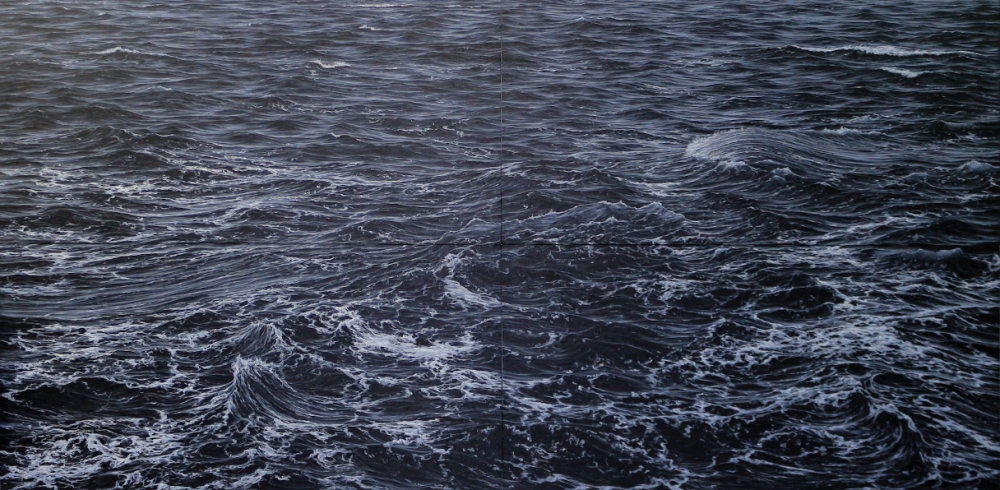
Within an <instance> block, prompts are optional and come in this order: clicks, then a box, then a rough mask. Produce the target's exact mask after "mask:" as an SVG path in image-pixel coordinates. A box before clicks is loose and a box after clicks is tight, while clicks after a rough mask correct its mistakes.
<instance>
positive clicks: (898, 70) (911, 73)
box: [881, 66, 924, 78]
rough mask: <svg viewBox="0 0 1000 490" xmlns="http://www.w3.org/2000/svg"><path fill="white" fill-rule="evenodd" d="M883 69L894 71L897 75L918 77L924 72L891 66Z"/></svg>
mask: <svg viewBox="0 0 1000 490" xmlns="http://www.w3.org/2000/svg"><path fill="white" fill-rule="evenodd" d="M881 70H882V71H887V72H889V73H893V74H895V75H900V76H904V77H906V78H917V77H919V76H920V75H923V74H924V72H922V71H913V70H907V69H904V68H893V67H891V66H885V67H882V68H881Z"/></svg>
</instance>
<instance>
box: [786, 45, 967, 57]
mask: <svg viewBox="0 0 1000 490" xmlns="http://www.w3.org/2000/svg"><path fill="white" fill-rule="evenodd" d="M792 47H794V48H796V49H801V50H803V51H809V52H813V53H833V52H837V51H854V52H858V53H864V54H871V55H876V56H901V57H908V56H946V55H952V54H965V55H974V54H976V53H973V52H971V51H948V50H933V49H907V48H900V47H898V46H891V45H884V44H882V45H875V46H872V45H867V44H851V45H847V46H834V47H812V46H798V45H793V46H792Z"/></svg>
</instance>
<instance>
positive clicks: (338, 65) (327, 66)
mask: <svg viewBox="0 0 1000 490" xmlns="http://www.w3.org/2000/svg"><path fill="white" fill-rule="evenodd" d="M308 64H310V65H316V66H318V67H320V68H325V69H327V70H330V69H333V68H343V67H345V66H351V64H350V63H347V62H345V61H334V62H333V63H323V62H322V61H320V60H311V61H309V63H308Z"/></svg>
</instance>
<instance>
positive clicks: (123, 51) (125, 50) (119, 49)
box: [94, 46, 170, 56]
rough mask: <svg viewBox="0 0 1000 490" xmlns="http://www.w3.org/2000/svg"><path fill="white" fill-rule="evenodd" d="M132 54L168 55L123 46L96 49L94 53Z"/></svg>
mask: <svg viewBox="0 0 1000 490" xmlns="http://www.w3.org/2000/svg"><path fill="white" fill-rule="evenodd" d="M118 53H121V54H134V55H140V56H170V55H168V54H167V53H147V52H145V51H139V50H137V49H130V48H123V47H121V46H115V47H113V48H109V49H105V50H103V51H97V52H95V53H94V54H97V55H109V54H118Z"/></svg>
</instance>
